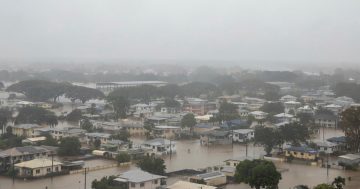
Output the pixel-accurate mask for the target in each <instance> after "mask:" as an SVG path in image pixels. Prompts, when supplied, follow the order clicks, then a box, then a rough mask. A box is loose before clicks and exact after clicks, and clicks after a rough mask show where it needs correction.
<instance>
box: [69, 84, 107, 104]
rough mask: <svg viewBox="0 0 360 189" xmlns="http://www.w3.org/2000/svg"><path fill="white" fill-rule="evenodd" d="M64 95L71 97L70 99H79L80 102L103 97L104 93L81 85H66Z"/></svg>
mask: <svg viewBox="0 0 360 189" xmlns="http://www.w3.org/2000/svg"><path fill="white" fill-rule="evenodd" d="M65 96H66V97H67V98H69V99H71V101H75V100H80V101H81V102H82V103H85V102H86V101H89V100H91V99H103V98H105V95H104V94H103V93H102V92H101V91H99V90H96V89H92V88H88V87H82V86H71V87H68V88H67V90H66V92H65Z"/></svg>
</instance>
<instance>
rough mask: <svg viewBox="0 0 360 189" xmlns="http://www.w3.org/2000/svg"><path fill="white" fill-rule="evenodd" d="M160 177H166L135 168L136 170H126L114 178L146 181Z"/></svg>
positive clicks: (123, 180) (120, 180)
mask: <svg viewBox="0 0 360 189" xmlns="http://www.w3.org/2000/svg"><path fill="white" fill-rule="evenodd" d="M162 178H166V177H165V176H160V175H154V174H151V173H148V172H145V171H142V170H139V169H136V170H130V171H127V172H125V173H123V174H121V175H120V176H119V177H118V178H116V179H115V180H116V181H119V182H133V183H139V182H146V181H150V180H156V179H162Z"/></svg>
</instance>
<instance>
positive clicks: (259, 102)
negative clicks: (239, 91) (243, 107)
mask: <svg viewBox="0 0 360 189" xmlns="http://www.w3.org/2000/svg"><path fill="white" fill-rule="evenodd" d="M243 102H245V103H247V104H248V106H247V109H249V110H251V111H256V110H259V109H260V108H261V106H263V105H264V103H265V102H266V100H264V99H260V98H252V97H245V98H244V99H243Z"/></svg>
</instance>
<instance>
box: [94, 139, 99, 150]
mask: <svg viewBox="0 0 360 189" xmlns="http://www.w3.org/2000/svg"><path fill="white" fill-rule="evenodd" d="M93 145H94V147H95V149H99V148H100V146H101V140H100V139H98V138H97V139H95V141H94V143H93Z"/></svg>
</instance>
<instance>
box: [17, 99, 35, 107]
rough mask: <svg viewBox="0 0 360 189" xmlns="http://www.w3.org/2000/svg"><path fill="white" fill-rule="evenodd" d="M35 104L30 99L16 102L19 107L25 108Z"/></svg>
mask: <svg viewBox="0 0 360 189" xmlns="http://www.w3.org/2000/svg"><path fill="white" fill-rule="evenodd" d="M34 105H35V104H34V103H33V102H29V101H19V102H16V106H17V107H18V108H24V107H31V106H34Z"/></svg>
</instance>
